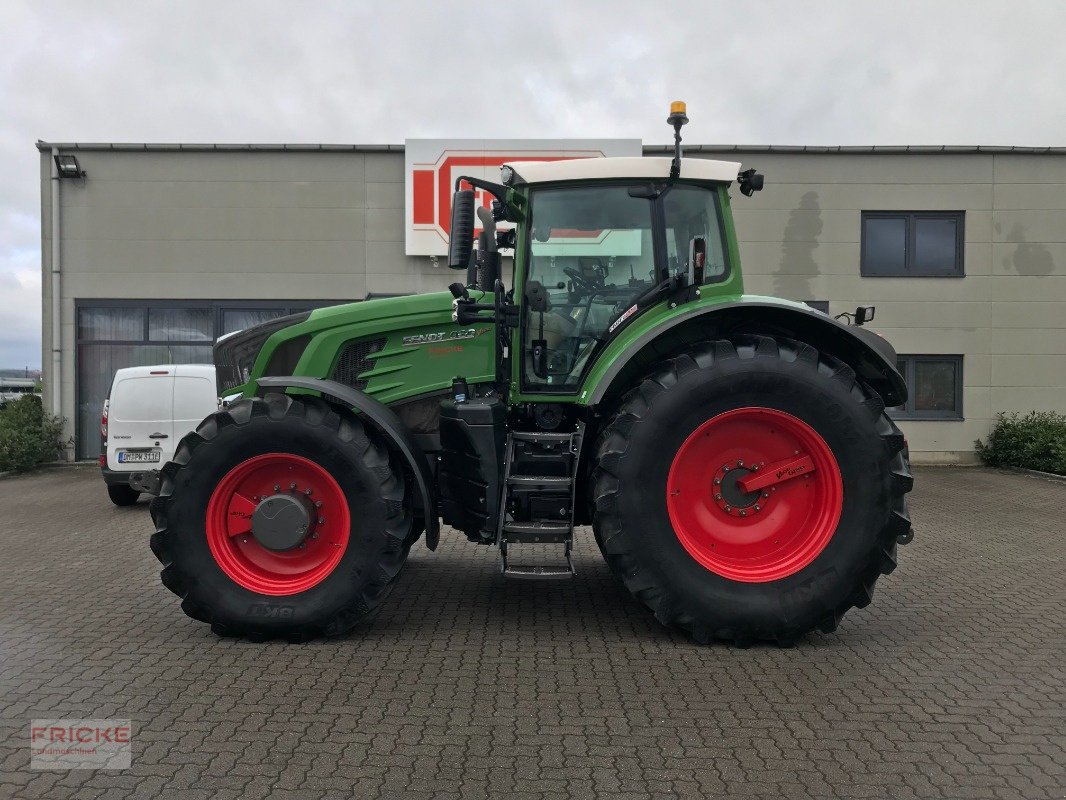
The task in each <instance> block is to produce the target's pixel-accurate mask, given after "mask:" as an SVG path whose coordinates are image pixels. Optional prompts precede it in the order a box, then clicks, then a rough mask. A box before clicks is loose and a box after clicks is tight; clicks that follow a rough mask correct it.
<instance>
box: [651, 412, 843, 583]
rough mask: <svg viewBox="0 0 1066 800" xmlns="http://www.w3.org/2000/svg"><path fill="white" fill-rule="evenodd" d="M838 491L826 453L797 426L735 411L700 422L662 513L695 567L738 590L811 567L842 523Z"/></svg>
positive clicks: (677, 464) (678, 460) (677, 460)
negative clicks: (736, 583) (732, 583)
mask: <svg viewBox="0 0 1066 800" xmlns="http://www.w3.org/2000/svg"><path fill="white" fill-rule="evenodd" d="M843 502H844V487H843V483H842V481H841V478H840V468H839V467H838V466H837V461H836V458H835V457H834V456H833V451H832V450H830V449H829V445H827V444H826V442H825V440H824V439H823V438H822V437H821V436H819V435H818V433H817V432H815V430H814V429H813V428H812V427H811V426H809V425H808V424H807V423H805V422H803V421H802V420H800V419H798V418H796V417H794V416H792V415H791V414H786V413H785V412H783V411H777V410H775V409H771V408H754V407H752V408H738V409H735V410H733V411H727V412H724V413H722V414H719V415H717V416H715V417H712V418H711V419H709V420H707V421H706V422H704V423H703V424H702V425H700V426H699V427H698V428H696V430H695V431H693V432H692V434H691V435H690V436H689V437H688V438H687V439H685V441H684V443H683V444H682V445H681V448H680V449H679V450H678V451H677V455H675V456H674V461H673V463H672V464H671V466H670V473H669V475H668V476H667V483H666V508H667V511H668V512H669V515H670V522H671V524H672V525H673V527H674V531H675V533H676V534H677V538H678V539H679V540H680V541H681V544H682V545H683V546H684V548H685V550H687V551H688V553H689V555H691V556H692V557H693V558H694V559H696V561H698V562H699V563H700V564H702V565H703V566H704V567H706V568H707V569H709V570H710V571H711V572H714V573H716V574H718V575H721V576H723V577H725V578H729V579H731V580H735V581H743V582H746V583H764V582H767V581H776V580H780V579H782V578H785V577H787V576H789V575H793V574H795V573H797V572H799V571H800V570H801V569H803V568H804V567H806V566H807V565H808V564H810V563H811V562H812V561H814V559H816V558H817V557H818V555H819V553H821V552H822V550H824V549H825V547H826V545H828V544H829V541H830V539H832V538H833V533H834V532H835V531H836V527H837V523H838V522H839V521H840V511H841V506H842V505H843Z"/></svg>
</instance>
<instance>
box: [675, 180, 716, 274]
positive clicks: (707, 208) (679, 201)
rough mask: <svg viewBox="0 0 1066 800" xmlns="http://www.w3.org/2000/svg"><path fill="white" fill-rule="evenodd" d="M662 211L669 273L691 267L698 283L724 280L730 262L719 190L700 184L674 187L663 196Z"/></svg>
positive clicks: (683, 271)
mask: <svg viewBox="0 0 1066 800" xmlns="http://www.w3.org/2000/svg"><path fill="white" fill-rule="evenodd" d="M663 212H664V216H665V218H666V260H667V266H668V268H669V270H670V274H671V275H676V274H679V273H684V274H690V269H691V270H692V273H691V274H693V276H694V280H695V282H696V283H714V282H716V281H720V280H722V279H723V278H724V277H725V276H726V272H727V268H728V264H727V263H726V253H725V246H724V243H723V236H722V223H721V214H720V213H719V208H718V193H717V192H716V191H714V190H713V189H705V188H702V187H699V186H674V187H673V188H672V189H670V190H669V191H668V192H666V194H664V195H663ZM701 251H702V258H700V253H701ZM693 261H695V265H693ZM693 266H694V269H693Z"/></svg>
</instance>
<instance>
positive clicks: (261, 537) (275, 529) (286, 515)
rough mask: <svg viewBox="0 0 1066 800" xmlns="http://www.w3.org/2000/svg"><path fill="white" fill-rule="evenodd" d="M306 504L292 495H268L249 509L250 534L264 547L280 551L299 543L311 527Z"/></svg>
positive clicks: (310, 518) (309, 514) (309, 512)
mask: <svg viewBox="0 0 1066 800" xmlns="http://www.w3.org/2000/svg"><path fill="white" fill-rule="evenodd" d="M309 505H310V503H308V502H306V501H305V500H303V499H302V498H300V497H296V496H293V495H288V494H275V495H271V496H270V497H268V498H266V499H265V500H263V501H262V502H261V503H260V504H259V505H258V506H256V508H255V511H254V512H252V536H254V537H255V540H256V541H257V542H259V544H261V545H263V547H265V548H266V549H267V550H273V551H275V552H279V553H280V552H285V551H286V550H292V549H293V548H294V547H299V546H300V545H301V544H303V541H304V539H305V538H307V535H308V533H310V530H311V520H312V517H311V510H310V509H309V508H308V506H309Z"/></svg>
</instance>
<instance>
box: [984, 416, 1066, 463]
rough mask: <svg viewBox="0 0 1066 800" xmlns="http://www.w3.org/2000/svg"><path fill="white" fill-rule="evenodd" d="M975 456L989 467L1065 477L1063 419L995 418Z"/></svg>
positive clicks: (1065, 450) (1065, 439)
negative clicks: (1037, 471)
mask: <svg viewBox="0 0 1066 800" xmlns="http://www.w3.org/2000/svg"><path fill="white" fill-rule="evenodd" d="M976 445H977V453H978V455H980V456H981V458H982V460H983V461H984V462H985V463H986V464H988V465H990V466H993V467H1022V468H1024V469H1037V470H1040V471H1041V472H1054V473H1056V474H1058V475H1066V415H1064V414H1056V413H1055V412H1054V411H1030V412H1029V413H1028V414H1026V415H1025V416H1024V417H1023V416H1021V415H1019V414H999V415H998V416H997V417H996V426H995V427H994V428H993V429H992V433H991V434H989V436H988V442H987V443H986V442H982V441H981V440H980V439H978V440H977V442H976Z"/></svg>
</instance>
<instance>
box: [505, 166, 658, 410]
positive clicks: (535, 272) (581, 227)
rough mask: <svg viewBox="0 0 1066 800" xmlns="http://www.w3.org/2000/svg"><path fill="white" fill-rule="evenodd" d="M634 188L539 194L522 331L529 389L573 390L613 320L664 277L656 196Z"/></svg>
mask: <svg viewBox="0 0 1066 800" xmlns="http://www.w3.org/2000/svg"><path fill="white" fill-rule="evenodd" d="M629 189H630V187H629V186H627V185H610V186H593V187H589V186H585V187H575V188H562V189H542V190H539V191H537V192H535V193H534V195H533V198H532V236H531V244H530V254H529V255H530V258H529V268H528V270H527V274H526V286H525V291H526V298H525V300H526V302H525V307H526V315H525V320H524V328H525V330H524V334H523V338H524V341H523V345H524V347H523V358H524V359H525V363H524V368H523V374H524V381H525V384H526V386H527V387H529V388H534V389H540V390H548V391H568V390H572V389H575V388H576V387H577V385H578V382H579V380H580V378H581V375H582V374H583V372H584V369H585V366H586V364H587V363H588V360H589V356H590V355H591V354H592V352H593V351H594V350H595V348H596V345H597V343H598V342H600V341H601V340H602V339H604V338H606V335H607V334H608V331H609V330H610V328H611V326H612V324H613V323H615V322H616V321H617V320H618V319H619V317H620V316H621V315H622V314H624V313H625V312H626V310H627V309H628V308H629V307H630V306H631V305H632V302H633V300H634V299H636V298H637V297H639V296H640V295H641V294H643V293H644V292H645V291H647V290H648V289H649V288H651V287H652V286H655V285H656V284H658V283H659V278H658V277H657V275H656V271H655V256H654V246H653V239H652V200H651V199H649V198H647V197H643V196H637V197H634V196H631V194H630V191H629Z"/></svg>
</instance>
